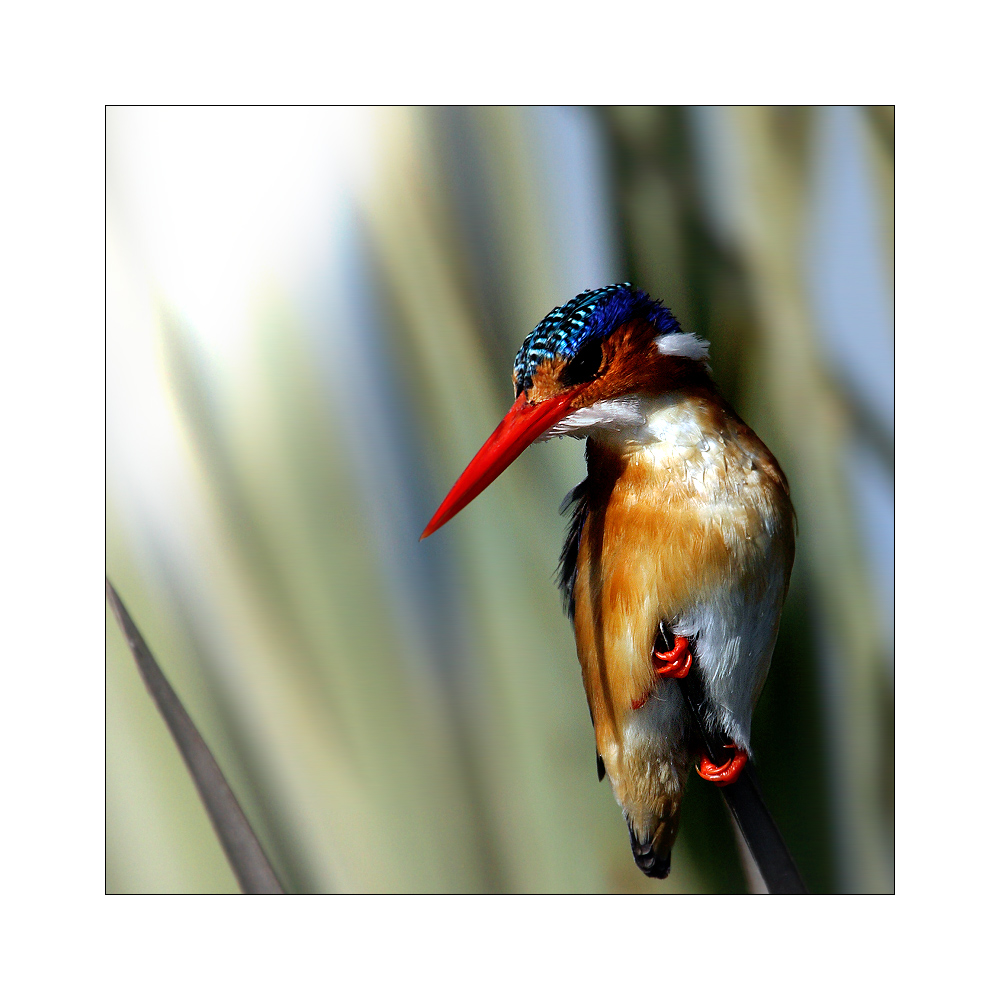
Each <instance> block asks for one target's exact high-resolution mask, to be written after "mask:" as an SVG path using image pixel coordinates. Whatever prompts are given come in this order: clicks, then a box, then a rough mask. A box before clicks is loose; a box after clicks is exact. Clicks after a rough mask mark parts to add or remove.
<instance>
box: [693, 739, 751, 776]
mask: <svg viewBox="0 0 1000 1000" xmlns="http://www.w3.org/2000/svg"><path fill="white" fill-rule="evenodd" d="M726 749H727V750H732V751H733V756H732V759H731V760H729V761H727V762H726V763H725V764H713V763H712V761H711V760H709V758H708V755H707V754H702V755H701V763H700V764H699V765H698V773H699V774H700V775H701V776H702V777H703V778H704V779H705V780H706V781H712V782H715V784H717V785H731V784H732V783H733V782H734V781H735V780H736V779H737V778H738V777H739V776H740V775H741V774H742V773H743V767H744V765H745V764H746V762H747V752H746V751H745V750H737V749H736V746H735V744H733V743H727V744H726Z"/></svg>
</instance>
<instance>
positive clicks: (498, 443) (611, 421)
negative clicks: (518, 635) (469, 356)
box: [420, 282, 709, 538]
mask: <svg viewBox="0 0 1000 1000" xmlns="http://www.w3.org/2000/svg"><path fill="white" fill-rule="evenodd" d="M707 357H708V348H707V346H706V344H705V343H704V341H701V340H699V339H698V338H697V337H695V336H694V334H690V333H682V332H681V329H680V324H679V323H678V322H677V320H676V319H675V318H674V316H673V314H672V313H671V312H670V310H669V309H667V308H666V306H664V305H662V304H661V303H659V302H655V301H653V300H652V299H650V297H649V296H648V295H647V294H646V293H645V292H641V291H639V290H638V289H635V288H633V287H632V285H631V284H629V283H628V282H625V283H622V284H618V285H607V286H605V287H604V288H598V289H597V290H596V291H590V290H589V289H588V290H587V291H585V292H582V293H581V294H580V295H577V296H576V297H575V298H573V299H570V300H569V302H567V303H566V304H565V305H563V306H558V307H557V308H555V309H553V310H552V312H550V313H549V314H548V315H547V316H546V317H545V319H543V320H542V321H541V323H539V324H538V326H536V327H535V329H534V330H532V331H531V333H530V334H529V335H528V337H527V339H526V340H525V341H524V343H523V344H522V345H521V349H520V350H519V351H518V352H517V356H516V357H515V358H514V374H513V381H514V395H515V399H514V405H513V406H512V407H511V408H510V410H509V411H508V413H507V415H506V416H505V417H504V418H503V420H502V421H500V424H499V426H498V427H497V429H496V430H495V431H494V432H493V433H492V434H491V435H490V437H489V438H488V439H487V441H486V443H485V444H484V445H483V446H482V448H480V449H479V451H478V452H477V454H476V456H475V458H473V459H472V461H471V462H470V463H469V465H468V467H467V468H466V470H465V472H463V473H462V475H461V476H460V477H459V479H458V482H456V483H455V485H454V486H453V487H452V488H451V491H450V492H449V493H448V495H447V496H446V497H445V498H444V501H443V502H442V504H441V506H440V507H439V508H438V510H437V513H436V514H435V515H434V517H432V518H431V520H430V523H429V524H428V525H427V527H426V528H425V529H424V533H423V534H422V535H421V536H420V537H421V538H426V537H427V536H428V535H430V534H431V533H433V532H435V531H437V529H438V528H440V527H441V525H443V524H444V523H445V522H446V521H449V520H450V519H451V518H452V517H454V516H455V515H456V514H457V513H458V512H459V511H460V510H461V509H462V508H463V507H465V506H466V504H468V503H470V502H471V501H472V500H474V499H475V498H476V497H477V496H479V494H480V493H482V491H483V490H485V489H486V487H487V486H489V485H490V483H492V482H493V480H494V479H496V478H497V476H499V475H500V473H501V472H503V471H504V469H506V468H507V466H508V465H510V464H511V463H512V462H513V461H514V459H515V458H517V456H518V455H520V454H521V452H522V451H524V450H525V448H527V447H528V445H529V444H531V442H532V441H535V440H537V439H539V438H541V439H545V438H552V437H559V436H561V435H564V434H568V435H572V436H574V437H586V436H587V435H589V434H595V433H600V432H602V431H603V432H605V433H621V432H622V431H625V430H627V429H629V428H638V427H641V426H642V425H643V424H644V423H645V421H646V413H647V406H648V403H649V401H650V400H653V399H656V398H657V397H659V396H661V395H662V394H664V393H666V392H670V391H674V390H678V389H683V388H687V387H693V386H696V385H699V384H703V383H706V382H707V381H708V378H709V376H708V367H707V364H706V361H707Z"/></svg>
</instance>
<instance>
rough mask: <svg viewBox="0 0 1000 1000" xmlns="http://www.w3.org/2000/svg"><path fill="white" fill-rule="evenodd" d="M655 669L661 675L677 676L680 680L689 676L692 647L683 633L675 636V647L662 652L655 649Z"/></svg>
mask: <svg viewBox="0 0 1000 1000" xmlns="http://www.w3.org/2000/svg"><path fill="white" fill-rule="evenodd" d="M653 669H655V670H656V672H657V673H658V674H659V675H660V676H661V677H676V678H677V679H678V680H680V679H681V678H682V677H687V675H688V671H689V670H690V669H691V648H690V643H689V642H688V641H687V639H686V638H685V637H684V636H682V635H678V636H674V648H673V649H665V650H663V651H662V652H661V651H660V650H658V649H654V650H653Z"/></svg>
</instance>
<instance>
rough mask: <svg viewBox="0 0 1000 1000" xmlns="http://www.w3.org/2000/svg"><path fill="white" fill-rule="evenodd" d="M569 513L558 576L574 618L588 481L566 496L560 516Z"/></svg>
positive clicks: (586, 511) (564, 604)
mask: <svg viewBox="0 0 1000 1000" xmlns="http://www.w3.org/2000/svg"><path fill="white" fill-rule="evenodd" d="M567 511H569V530H568V531H567V533H566V541H565V542H563V547H562V552H561V553H560V555H559V568H558V569H557V570H556V576H557V579H558V583H559V590H560V592H561V593H562V598H563V607H564V608H565V609H566V614H568V615H569V616H570V618H572V617H573V613H574V611H575V610H576V609H575V606H574V602H573V587H574V585H575V583H576V558H577V555H578V554H579V552H580V536H581V534H583V526H584V524H585V523H586V520H587V513H588V506H587V480H586V479H585V480H584V481H583V482H582V483H578V484H577V485H576V486H574V487H573V489H571V490H570V491H569V493H567V494H566V499H565V500H563V502H562V503H561V504H560V505H559V513H560V514H565V513H566V512H567Z"/></svg>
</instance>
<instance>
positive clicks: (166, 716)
mask: <svg viewBox="0 0 1000 1000" xmlns="http://www.w3.org/2000/svg"><path fill="white" fill-rule="evenodd" d="M104 584H105V592H106V594H107V598H108V603H109V604H110V605H111V610H112V611H114V613H115V618H117V619H118V624H119V625H120V626H121V630H122V632H123V633H124V635H125V639H126V640H127V641H128V644H129V648H130V649H131V650H132V656H133V657H134V658H135V662H136V666H137V667H138V668H139V673H140V674H141V675H142V679H143V681H145V684H146V688H147V689H148V691H149V693H150V695H151V696H152V698H153V701H154V702H155V703H156V707H157V708H158V709H159V710H160V714H161V715H162V716H163V720H164V722H166V724H167V728H168V729H169V730H170V732H171V734H172V735H173V737H174V742H175V743H176V744H177V749H178V750H180V752H181V757H183V758H184V763H185V764H187V768H188V770H189V771H190V772H191V777H192V779H193V780H194V783H195V787H196V788H197V789H198V794H199V795H200V796H201V801H202V802H203V803H204V804H205V810H206V811H207V812H208V816H209V819H211V821H212V826H214V827H215V832H216V834H217V836H218V838H219V842H220V843H221V844H222V849H223V851H225V854H226V857H227V858H228V860H229V864H230V866H231V867H232V869H233V874H234V875H235V876H236V881H237V882H239V885H240V888H241V889H242V890H243V892H245V893H254V894H268V893H270V894H276V893H284V891H285V890H284V889H282V887H281V883H280V882H279V881H278V877H277V875H275V874H274V869H273V868H272V867H271V863H270V862H269V861H268V860H267V855H265V854H264V849H263V848H262V847H261V846H260V842H259V841H258V840H257V837H256V835H255V834H254V832H253V829H252V828H251V827H250V823H249V821H248V820H247V818H246V815H245V814H244V812H243V810H242V809H241V808H240V804H239V802H237V801H236V796H235V795H233V791H232V789H231V788H230V787H229V783H228V782H227V781H226V779H225V776H224V775H223V773H222V771H221V770H220V769H219V765H218V764H217V763H216V762H215V758H214V757H213V756H212V751H211V750H209V749H208V745H207V744H206V743H205V741H204V740H203V739H202V738H201V734H200V733H199V732H198V730H197V728H196V727H195V724H194V722H193V721H192V720H191V716H190V715H188V713H187V711H186V710H185V708H184V706H183V705H182V704H181V702H180V699H179V698H178V697H177V694H176V693H175V692H174V689H173V688H172V687H171V686H170V682H169V681H168V680H167V678H166V677H165V676H164V675H163V671H162V670H160V668H159V665H158V664H157V662H156V660H155V659H154V658H153V654H152V653H151V652H150V651H149V647H148V646H147V645H146V642H145V640H144V639H143V638H142V635H141V634H140V633H139V630H138V629H137V628H136V627H135V622H133V621H132V618H131V616H130V615H129V613H128V611H126V610H125V605H124V604H122V602H121V598H120V597H119V596H118V594H117V592H116V591H115V588H114V587H112V586H111V581H110V580H108V579H105V581H104Z"/></svg>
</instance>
